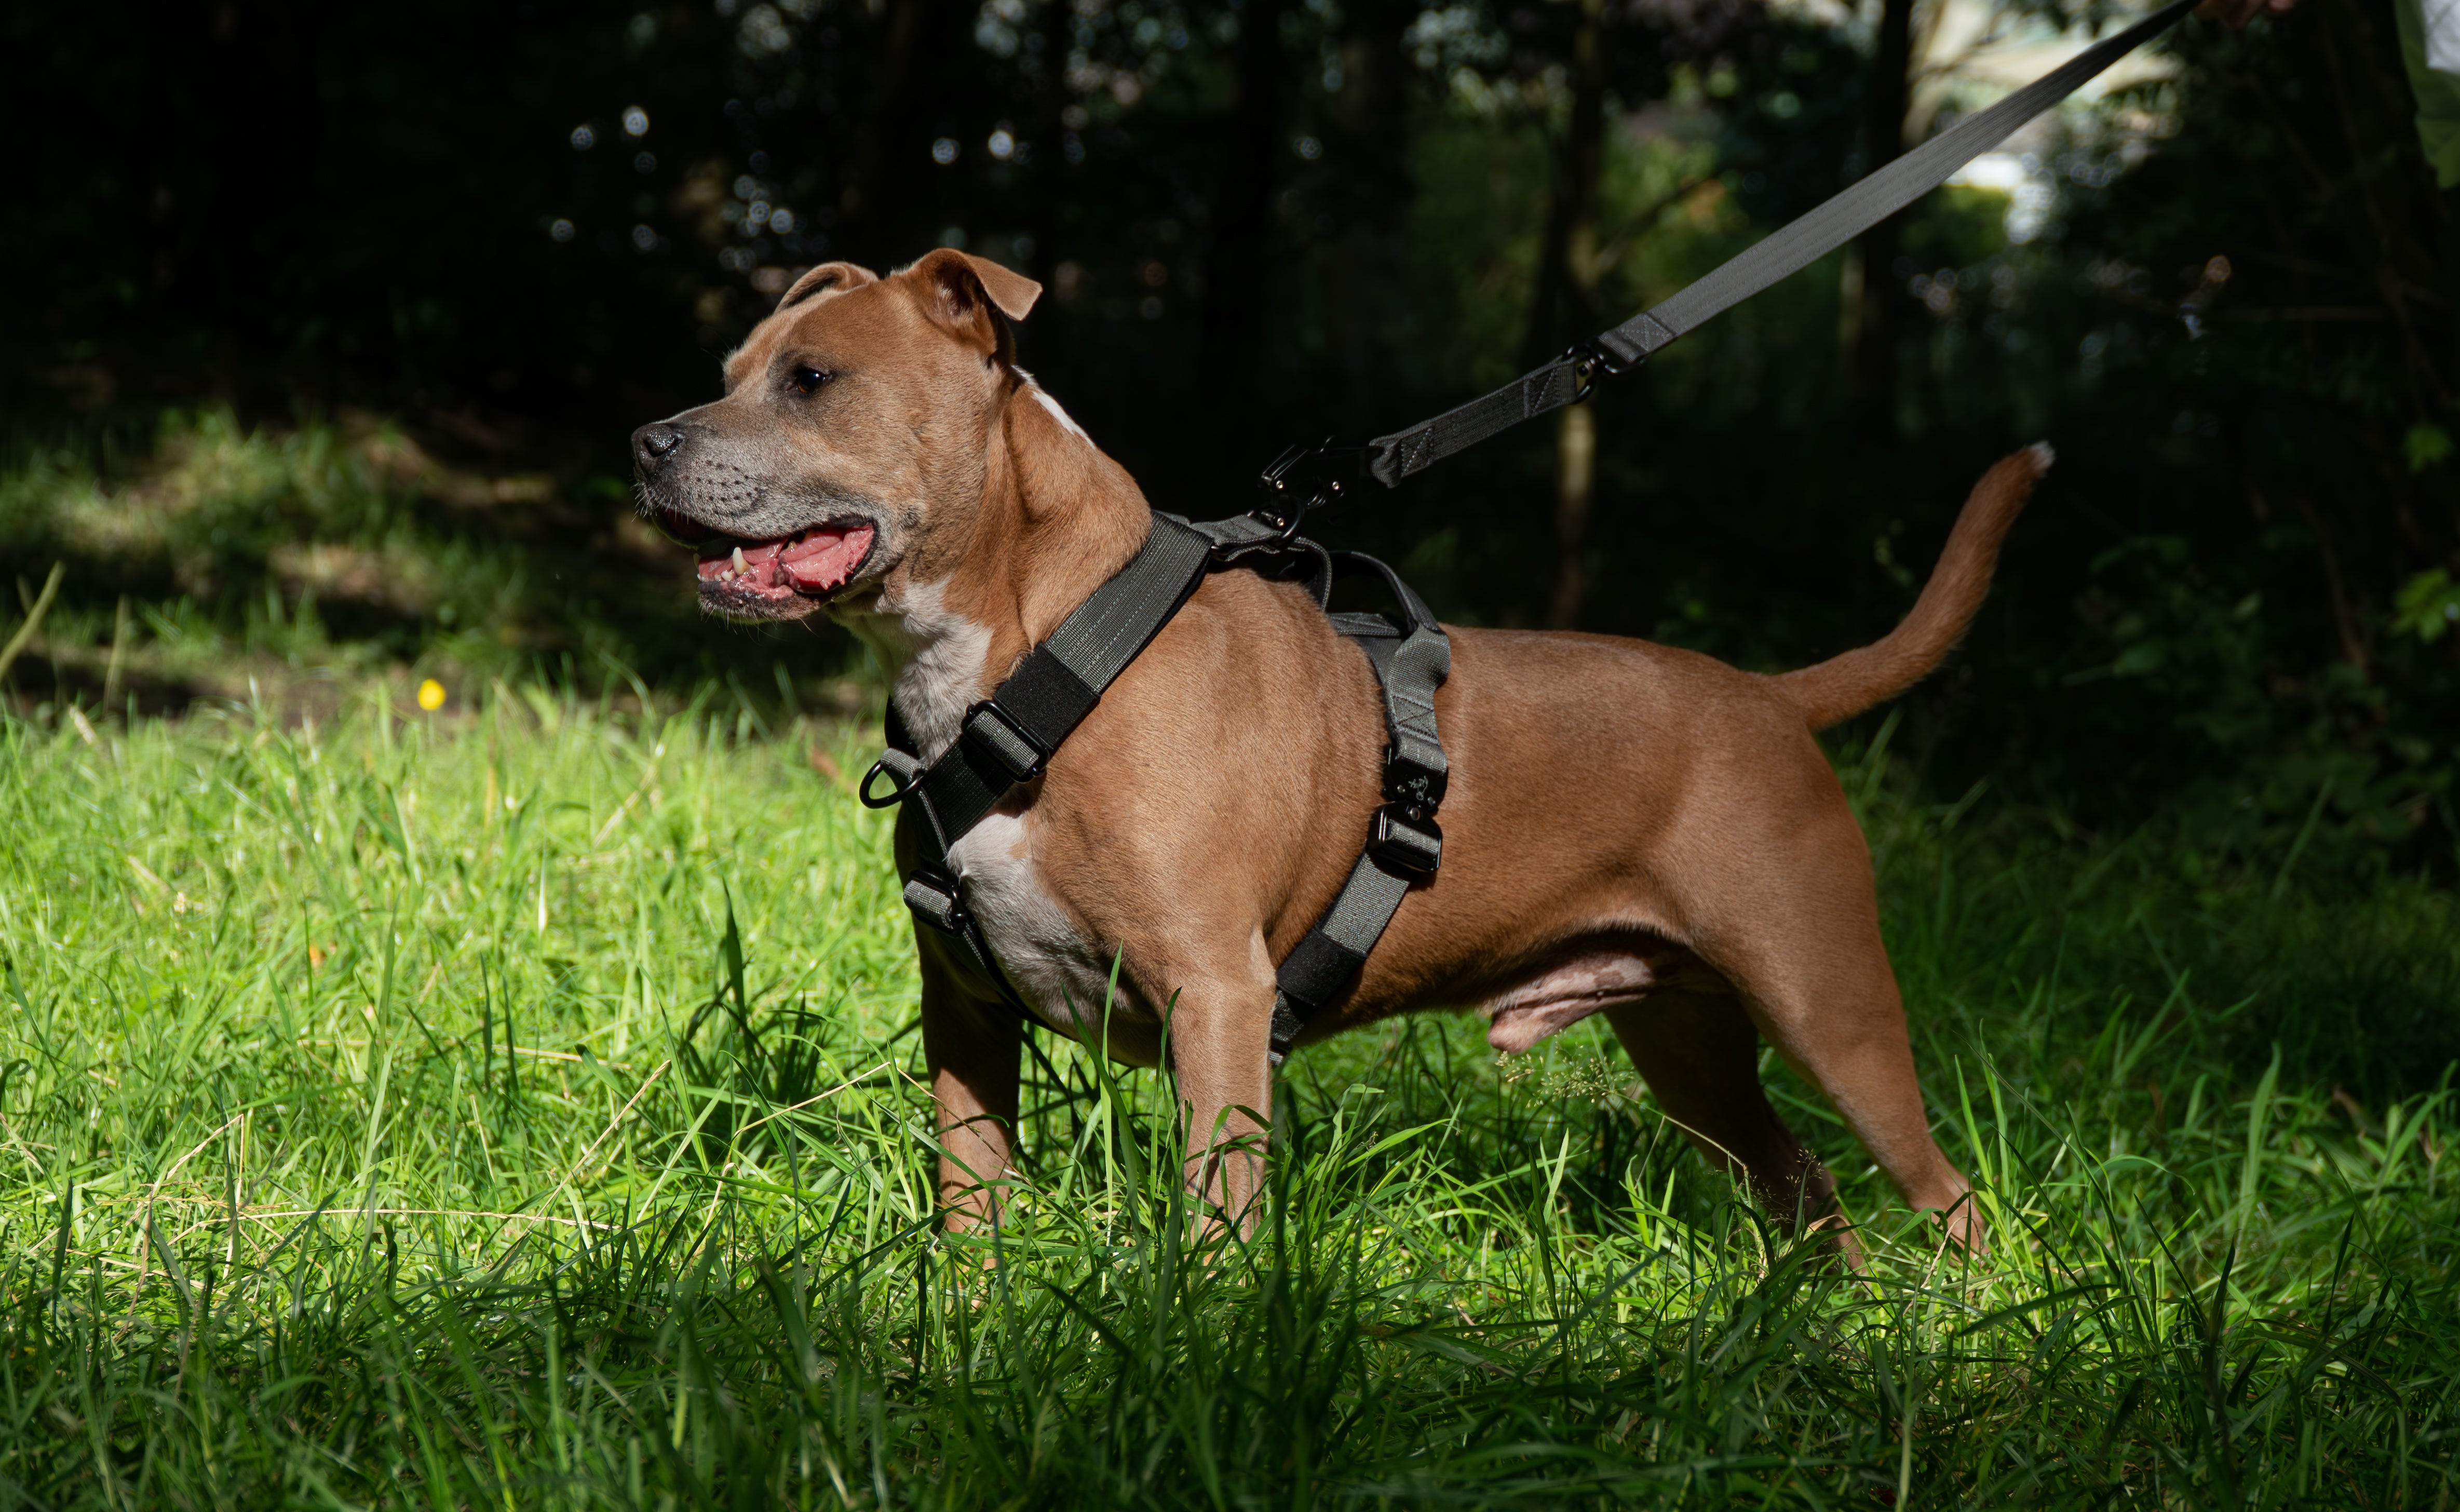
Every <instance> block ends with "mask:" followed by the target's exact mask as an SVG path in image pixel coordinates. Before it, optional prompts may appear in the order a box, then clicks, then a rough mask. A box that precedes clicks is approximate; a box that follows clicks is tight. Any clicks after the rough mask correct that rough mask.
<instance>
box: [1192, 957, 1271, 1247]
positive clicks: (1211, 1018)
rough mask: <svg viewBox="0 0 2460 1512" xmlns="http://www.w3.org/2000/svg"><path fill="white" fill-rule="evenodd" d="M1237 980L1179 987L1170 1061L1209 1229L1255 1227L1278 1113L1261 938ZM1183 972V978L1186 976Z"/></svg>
mask: <svg viewBox="0 0 2460 1512" xmlns="http://www.w3.org/2000/svg"><path fill="white" fill-rule="evenodd" d="M1251 953H1252V954H1253V955H1254V957H1255V958H1256V959H1255V961H1251V962H1247V963H1242V964H1244V965H1247V966H1250V967H1253V966H1255V965H1257V964H1258V963H1261V964H1262V971H1261V972H1258V971H1256V970H1252V969H1251V970H1244V971H1241V973H1239V976H1238V978H1237V979H1236V980H1233V981H1228V982H1223V981H1220V980H1219V979H1216V980H1214V981H1211V982H1201V983H1198V984H1197V985H1191V986H1183V987H1181V988H1180V989H1179V990H1178V992H1177V1001H1176V1002H1175V1003H1174V1004H1173V1005H1172V1007H1171V1011H1170V1031H1169V1046H1170V1068H1171V1074H1172V1075H1173V1076H1174V1077H1175V1078H1176V1080H1177V1089H1178V1104H1179V1112H1180V1114H1181V1115H1182V1116H1183V1117H1184V1118H1186V1119H1187V1158H1186V1180H1187V1187H1188V1190H1189V1191H1190V1192H1191V1193H1193V1194H1194V1195H1195V1197H1196V1199H1197V1202H1198V1204H1199V1206H1200V1207H1201V1209H1202V1211H1203V1213H1204V1220H1205V1221H1204V1228H1205V1230H1206V1232H1207V1233H1208V1234H1213V1233H1219V1232H1222V1231H1224V1230H1226V1229H1228V1228H1230V1227H1232V1226H1234V1225H1235V1226H1236V1227H1237V1228H1238V1229H1239V1230H1240V1231H1241V1232H1242V1233H1245V1232H1252V1231H1253V1229H1254V1225H1255V1222H1256V1218H1257V1211H1258V1203H1257V1197H1258V1195H1259V1194H1260V1193H1261V1192H1262V1190H1263V1184H1264V1148H1265V1144H1266V1141H1267V1138H1268V1131H1269V1129H1270V1124H1271V1119H1272V1115H1273V1077H1272V1063H1271V1061H1270V1060H1269V1059H1268V1054H1269V1052H1270V1050H1271V1048H1272V1017H1273V979H1272V974H1271V961H1270V959H1269V958H1268V957H1265V956H1264V954H1263V944H1262V940H1261V939H1260V940H1259V941H1257V942H1256V945H1255V948H1254V950H1253V951H1252V952H1251ZM1181 980H1185V978H1182V979H1181Z"/></svg>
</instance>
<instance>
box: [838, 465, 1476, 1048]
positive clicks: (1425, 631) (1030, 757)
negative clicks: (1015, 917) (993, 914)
mask: <svg viewBox="0 0 2460 1512" xmlns="http://www.w3.org/2000/svg"><path fill="white" fill-rule="evenodd" d="M1294 526H1295V520H1278V519H1270V518H1264V517H1262V516H1259V515H1244V516H1241V517H1239V518H1238V519H1235V520H1219V521H1213V522H1207V523H1203V524H1195V523H1191V522H1188V521H1185V520H1182V519H1180V518H1179V517H1177V515H1166V514H1160V513H1156V514H1155V516H1154V517H1153V531H1152V533H1151V534H1150V535H1149V536H1148V537H1147V538H1146V540H1145V543H1144V545H1143V547H1142V548H1141V549H1139V550H1138V551H1137V552H1136V554H1135V557H1134V558H1133V559H1132V560H1130V562H1129V563H1128V564H1127V565H1126V566H1124V567H1121V568H1120V569H1119V570H1118V571H1117V572H1116V573H1114V574H1113V576H1112V577H1111V579H1110V581H1108V582H1106V583H1104V584H1103V585H1102V586H1100V587H1098V588H1096V589H1094V590H1093V593H1092V597H1090V598H1088V599H1087V600H1086V601H1085V602H1084V603H1083V604H1081V605H1079V606H1077V607H1076V610H1075V612H1074V613H1072V614H1071V615H1069V616H1068V618H1067V619H1066V620H1064V621H1062V622H1061V623H1060V626H1059V628H1057V629H1056V630H1053V631H1052V632H1051V635H1050V639H1049V640H1047V641H1044V642H1043V643H1042V644H1041V645H1040V646H1037V647H1035V648H1034V649H1033V651H1032V653H1031V654H1029V655H1028V656H1027V657H1026V659H1025V660H1024V662H1023V663H1021V664H1020V665H1019V666H1018V667H1017V670H1016V671H1014V672H1013V673H1011V674H1010V675H1009V676H1008V678H1007V681H1005V682H1003V683H1001V684H1000V686H999V688H998V691H996V692H993V693H992V694H991V695H990V696H989V697H988V698H986V699H984V700H983V701H982V702H981V703H978V704H976V705H974V706H973V707H972V708H971V709H968V710H967V711H965V720H964V722H963V724H962V725H961V726H960V729H959V733H958V735H957V739H956V741H955V743H954V744H952V745H950V746H949V747H948V749H947V750H946V751H944V752H943V753H941V755H940V756H938V757H937V758H936V759H934V760H931V761H929V762H925V761H923V759H922V756H921V753H920V751H919V750H918V749H917V746H916V743H915V741H914V739H913V737H912V735H911V734H910V733H909V732H908V731H907V729H906V727H905V724H904V721H903V719H902V718H901V716H900V715H899V713H898V711H897V706H896V702H895V700H894V699H891V700H890V703H889V708H888V739H889V748H888V750H887V751H885V752H883V753H882V754H881V756H880V760H879V761H878V762H877V763H875V764H874V765H873V767H872V769H871V771H870V772H869V773H867V774H865V776H864V777H863V783H862V800H863V802H864V803H866V804H868V805H870V806H871V807H873V808H885V807H887V806H888V805H890V804H892V803H896V804H900V805H901V809H900V812H899V815H898V831H899V841H900V843H899V846H898V850H899V854H900V856H901V857H919V858H921V861H920V863H919V864H915V865H913V866H912V867H911V868H910V869H908V870H907V871H906V872H905V905H906V906H907V907H908V908H911V909H912V910H913V911H914V917H915V918H916V919H918V920H920V921H921V922H922V923H923V924H926V925H929V926H931V927H933V928H934V929H938V930H940V931H942V932H944V933H945V934H948V935H951V936H953V937H954V938H955V939H956V940H957V941H958V942H961V943H962V944H963V946H964V947H965V948H964V949H963V950H961V951H959V952H957V956H958V960H959V963H960V965H961V966H962V967H963V968H964V969H965V970H966V971H967V973H968V974H969V975H972V976H974V977H976V978H977V979H978V981H979V982H981V983H982V984H983V985H986V986H987V987H989V988H990V989H991V990H992V991H993V992H994V993H995V994H996V995H997V996H998V997H999V999H1000V1001H1002V1002H1004V1003H1006V1004H1007V1005H1008V1006H1009V1007H1010V1008H1011V1009H1013V1010H1014V1011H1015V1012H1018V1013H1020V1014H1023V1015H1024V1016H1026V1017H1027V1018H1028V1019H1029V1020H1034V1021H1039V1015H1037V1014H1035V1013H1034V1012H1033V1010H1032V1008H1031V1007H1030V1005H1029V1004H1027V1003H1026V1002H1025V1000H1024V998H1023V997H1022V996H1021V995H1020V994H1019V993H1018V992H1017V990H1016V988H1015V986H1014V984H1013V983H1011V982H1010V981H1009V980H1008V976H1007V972H1006V971H1004V970H1002V969H1001V968H1000V964H999V961H998V958H997V957H996V956H994V955H993V954H992V952H991V948H990V942H989V941H988V940H987V939H986V938H985V937H984V934H983V926H982V921H981V920H980V919H978V918H976V917H975V915H974V913H973V910H972V909H970V908H969V907H967V906H966V904H965V881H964V879H963V878H962V877H961V876H959V875H958V873H957V871H956V869H955V867H954V866H953V865H952V864H951V863H950V862H949V859H948V853H949V851H950V850H951V849H952V848H954V846H955V845H956V843H957V841H959V840H961V839H963V838H964V837H965V834H966V833H967V832H968V831H970V830H972V829H973V827H974V826H975V825H976V824H979V823H980V822H982V820H983V817H984V816H985V815H986V814H988V813H989V812H990V811H991V810H992V809H993V808H995V807H997V806H998V805H999V803H1000V802H1001V800H1002V799H1005V798H1007V795H1008V793H1009V791H1010V790H1011V789H1013V788H1014V787H1016V786H1017V785H1018V784H1020V783H1024V782H1029V781H1031V780H1032V779H1033V778H1034V777H1037V776H1039V775H1040V774H1041V772H1042V770H1043V768H1044V767H1045V766H1046V765H1047V764H1049V762H1050V757H1051V756H1052V754H1053V753H1055V752H1056V751H1058V749H1059V747H1060V744H1061V742H1063V741H1065V740H1066V739H1067V738H1068V736H1069V735H1070V733H1071V732H1072V731H1073V730H1074V729H1075V728H1076V727H1077V725H1079V724H1081V723H1082V722H1083V721H1084V718H1085V716H1086V715H1087V714H1089V713H1092V712H1093V706H1094V705H1095V704H1098V703H1100V702H1101V700H1102V694H1103V692H1104V691H1105V690H1107V689H1108V688H1109V687H1110V686H1111V684H1112V683H1113V681H1115V680H1116V679H1117V677H1118V675H1119V674H1120V673H1121V672H1123V671H1126V670H1127V668H1128V665H1129V664H1130V663H1132V662H1134V661H1135V659H1136V656H1137V654H1138V653H1139V652H1141V651H1142V650H1144V649H1145V648H1146V647H1147V646H1148V645H1151V644H1152V642H1153V638H1154V637H1155V636H1156V635H1157V634H1159V633H1160V631H1161V628H1162V627H1163V626H1165V625H1167V624H1169V623H1170V621H1171V617H1172V616H1173V615H1175V614H1177V612H1178V610H1179V607H1180V606H1181V605H1184V604H1185V603H1186V602H1187V601H1188V599H1189V598H1191V597H1192V596H1194V594H1195V592H1196V589H1197V587H1198V585H1200V584H1201V583H1202V582H1203V581H1204V577H1205V574H1206V573H1208V572H1211V571H1215V570H1219V569H1222V568H1226V567H1232V566H1257V567H1264V566H1274V567H1283V568H1287V567H1297V568H1299V569H1301V570H1302V571H1304V581H1305V583H1306V585H1307V587H1308V589H1309V590H1310V591H1311V592H1312V593H1313V595H1314V597H1315V601H1316V604H1317V605H1318V607H1324V606H1325V605H1326V604H1327V603H1328V602H1329V597H1328V596H1329V594H1330V593H1331V589H1332V583H1333V580H1334V579H1335V578H1338V577H1344V576H1348V575H1352V574H1358V573H1364V574H1368V575H1371V576H1373V577H1375V578H1377V579H1379V580H1380V581H1381V582H1382V583H1383V585H1384V587H1385V589H1386V591H1388V592H1389V594H1390V595H1391V596H1392V598H1393V600H1394V602H1395V603H1396V604H1397V605H1398V606H1399V608H1400V623H1399V624H1395V623H1393V622H1392V621H1391V620H1389V619H1387V618H1385V617H1384V616H1382V615H1380V614H1332V613H1330V612H1329V610H1327V617H1328V618H1329V619H1330V620H1331V622H1332V627H1333V628H1334V629H1336V630H1338V631H1339V632H1340V633H1341V634H1343V635H1345V636H1347V637H1348V638H1350V639H1351V640H1353V641H1355V642H1357V644H1358V646H1359V647H1360V649H1361V650H1364V651H1365V652H1366V653H1367V659H1368V665H1370V666H1371V667H1373V668H1374V670H1375V680H1376V684H1377V686H1378V687H1379V688H1380V689H1381V690H1382V691H1383V699H1384V730H1385V737H1386V744H1385V749H1384V802H1383V804H1382V805H1381V806H1380V807H1378V808H1377V809H1376V810H1375V811H1374V812H1373V813H1372V814H1369V815H1368V816H1366V830H1367V835H1366V841H1365V844H1364V845H1363V847H1362V848H1361V850H1360V853H1359V857H1358V862H1357V863H1356V864H1355V865H1353V866H1352V867H1351V868H1350V871H1349V879H1348V881H1347V882H1345V883H1344V884H1342V888H1341V891H1340V893H1339V894H1338V895H1337V896H1336V897H1335V898H1334V899H1333V901H1332V905H1331V906H1330V907H1328V908H1326V909H1325V912H1324V917H1322V918H1321V919H1318V920H1317V921H1316V922H1315V925H1314V926H1313V927H1311V928H1309V929H1308V930H1307V932H1306V934H1305V935H1304V937H1303V938H1302V939H1301V940H1300V941H1299V943H1298V945H1297V947H1296V948H1294V949H1292V950H1291V951H1290V954H1289V957H1288V959H1286V960H1284V961H1283V962H1282V964H1281V967H1280V969H1279V970H1278V971H1277V972H1276V974H1275V984H1276V987H1277V989H1278V990H1277V991H1276V993H1275V995H1274V1001H1273V1027H1272V1052H1271V1053H1272V1058H1273V1062H1274V1064H1276V1065H1278V1064H1280V1063H1281V1060H1282V1058H1283V1056H1284V1055H1286V1054H1288V1053H1289V1049H1290V1045H1291V1042H1292V1041H1294V1040H1295V1039H1297V1038H1298V1035H1299V1032H1300V1031H1301V1030H1302V1029H1304V1028H1305V1026H1306V1022H1307V1020H1308V1018H1310V1017H1311V1016H1313V1015H1314V1014H1315V1013H1316V1012H1319V1011H1320V1010H1322V1009H1325V1008H1326V1007H1329V1006H1330V1005H1331V1004H1332V1003H1333V1002H1334V1001H1336V1000H1337V999H1338V998H1339V997H1340V996H1341V994H1342V993H1343V992H1344V991H1346V990H1348V988H1349V986H1350V984H1351V983H1352V982H1354V981H1355V980H1357V977H1358V972H1359V969H1360V968H1361V967H1362V966H1364V965H1365V964H1366V961H1367V953H1368V951H1369V950H1371V949H1373V948H1375V942H1376V941H1377V940H1379V939H1381V938H1382V937H1383V934H1384V930H1385V926H1388V925H1389V924H1390V923H1391V922H1392V915H1393V914H1394V913H1395V912H1397V911H1398V910H1399V909H1400V906H1401V900H1402V898H1403V897H1405V896H1406V895H1407V894H1408V892H1409V890H1410V887H1411V886H1413V885H1415V884H1420V883H1424V882H1426V881H1428V880H1430V879H1431V878H1432V877H1433V876H1434V874H1435V868H1436V866H1437V865H1439V864H1440V863H1441V862H1442V861H1443V831H1442V830H1441V829H1440V828H1439V827H1437V825H1436V823H1435V809H1436V807H1437V805H1439V804H1441V803H1442V802H1443V798H1444V786H1445V782H1446V779H1447V777H1448V775H1449V770H1450V769H1449V768H1448V767H1447V765H1446V764H1445V761H1444V748H1443V743H1442V741H1441V740H1440V739H1438V738H1437V736H1436V733H1435V690H1436V689H1437V688H1439V687H1441V686H1442V685H1443V681H1444V678H1445V677H1446V676H1448V675H1449V674H1450V673H1451V671H1452V643H1451V642H1450V641H1448V640H1447V639H1445V636H1444V632H1443V629H1442V628H1441V627H1440V626H1438V625H1436V623H1435V618H1434V616H1433V615H1432V614H1431V613H1430V612H1428V609H1427V607H1426V605H1425V604H1424V603H1422V602H1420V600H1419V598H1418V596H1417V595H1416V594H1415V593H1412V592H1410V588H1409V586H1408V585H1406V584H1404V583H1403V582H1402V581H1401V580H1400V578H1399V577H1398V576H1396V575H1395V574H1394V573H1393V571H1392V569H1391V568H1389V567H1388V566H1386V565H1385V564H1383V563H1381V562H1378V561H1376V560H1375V559H1374V558H1372V557H1366V556H1359V555H1357V554H1355V553H1350V552H1328V551H1325V549H1324V548H1323V547H1321V546H1319V545H1317V544H1316V543H1313V542H1311V541H1306V540H1303V539H1301V538H1299V537H1298V536H1297V535H1296V533H1295V529H1294ZM882 776H885V777H887V778H888V779H889V783H890V785H889V787H888V788H887V789H886V790H885V791H884V792H881V793H880V794H879V795H878V796H876V797H875V796H874V794H873V792H872V788H873V786H874V784H875V780H876V779H877V778H879V777H882Z"/></svg>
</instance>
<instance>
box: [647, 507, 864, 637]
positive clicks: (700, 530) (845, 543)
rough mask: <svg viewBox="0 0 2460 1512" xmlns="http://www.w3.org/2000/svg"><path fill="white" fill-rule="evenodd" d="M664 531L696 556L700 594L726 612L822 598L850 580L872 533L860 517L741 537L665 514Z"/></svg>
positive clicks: (859, 569)
mask: <svg viewBox="0 0 2460 1512" xmlns="http://www.w3.org/2000/svg"><path fill="white" fill-rule="evenodd" d="M660 523H661V524H663V525H664V526H665V527H666V528H667V531H668V534H670V535H673V536H676V537H678V538H679V539H681V540H683V541H685V542H687V543H689V544H690V545H691V547H692V549H693V550H694V551H695V552H696V553H698V555H699V557H700V586H701V596H702V597H703V598H704V599H706V600H708V601H709V602H710V606H711V607H715V608H718V609H720V610H725V611H739V610H743V609H750V610H752V611H753V612H754V613H757V612H759V611H760V610H762V609H764V608H765V609H771V610H774V609H777V608H793V607H802V606H797V605H796V602H795V601H797V600H818V599H825V598H827V597H828V596H829V595H830V594H833V593H835V592H836V591H837V590H838V589H839V588H842V587H844V586H846V585H847V584H848V583H851V582H853V581H854V579H855V576H856V574H858V573H859V572H860V571H861V570H862V566H863V564H864V562H866V561H867V560H869V558H870V556H871V547H872V542H873V540H874V538H875V536H876V534H877V533H876V532H875V531H874V530H873V528H872V526H871V524H870V523H869V522H865V521H860V520H835V521H829V522H824V523H821V524H816V525H812V526H808V527H806V528H805V529H802V530H798V531H796V532H795V533H794V534H793V535H790V536H777V537H774V538H773V539H770V540H767V541H752V540H746V539H744V538H743V537H740V536H729V535H724V534H720V533H717V532H714V531H711V530H710V529H708V528H707V527H706V526H697V525H694V524H691V523H690V522H685V521H682V520H680V519H678V518H676V517H675V516H672V515H669V516H668V517H667V518H666V519H665V520H663V521H661V522H660Z"/></svg>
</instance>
